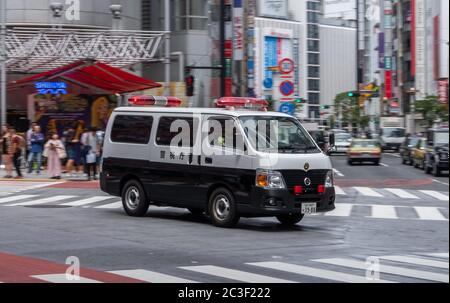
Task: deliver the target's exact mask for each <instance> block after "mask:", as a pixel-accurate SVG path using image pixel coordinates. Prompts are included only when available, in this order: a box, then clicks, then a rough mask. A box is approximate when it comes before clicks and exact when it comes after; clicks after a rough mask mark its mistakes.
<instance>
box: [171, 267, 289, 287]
mask: <svg viewBox="0 0 450 303" xmlns="http://www.w3.org/2000/svg"><path fill="white" fill-rule="evenodd" d="M180 268H181V269H185V270H190V271H194V272H198V273H203V274H207V275H212V276H217V277H221V278H226V279H231V280H236V281H241V282H247V283H295V282H294V281H289V280H283V279H278V278H272V277H268V276H263V275H258V274H253V273H249V272H245V271H240V270H234V269H229V268H225V267H219V266H212V265H205V266H188V267H180Z"/></svg>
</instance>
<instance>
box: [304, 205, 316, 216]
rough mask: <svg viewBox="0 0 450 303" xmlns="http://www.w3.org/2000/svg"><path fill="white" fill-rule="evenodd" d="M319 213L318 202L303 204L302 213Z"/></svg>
mask: <svg viewBox="0 0 450 303" xmlns="http://www.w3.org/2000/svg"><path fill="white" fill-rule="evenodd" d="M315 213H317V203H303V204H302V214H303V215H312V214H315Z"/></svg>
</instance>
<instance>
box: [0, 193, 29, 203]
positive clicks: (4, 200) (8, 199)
mask: <svg viewBox="0 0 450 303" xmlns="http://www.w3.org/2000/svg"><path fill="white" fill-rule="evenodd" d="M34 197H37V196H36V195H20V196H13V197H8V198H2V199H0V204H2V203H8V202H15V201H20V200H25V199H31V198H34Z"/></svg>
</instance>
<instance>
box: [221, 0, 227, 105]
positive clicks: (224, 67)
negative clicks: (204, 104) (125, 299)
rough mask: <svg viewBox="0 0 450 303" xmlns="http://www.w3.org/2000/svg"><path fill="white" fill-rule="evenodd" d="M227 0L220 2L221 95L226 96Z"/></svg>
mask: <svg viewBox="0 0 450 303" xmlns="http://www.w3.org/2000/svg"><path fill="white" fill-rule="evenodd" d="M225 9H226V5H225V0H221V1H220V20H219V27H220V65H221V66H222V69H221V70H220V95H221V96H225V76H226V64H227V62H226V59H225V34H226V33H225Z"/></svg>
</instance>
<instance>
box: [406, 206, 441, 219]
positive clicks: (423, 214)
mask: <svg viewBox="0 0 450 303" xmlns="http://www.w3.org/2000/svg"><path fill="white" fill-rule="evenodd" d="M414 209H415V211H416V212H417V215H418V216H419V218H420V219H421V220H431V221H448V219H447V218H446V217H444V215H443V214H442V213H441V212H440V211H439V209H438V208H437V207H420V206H415V207H414Z"/></svg>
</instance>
